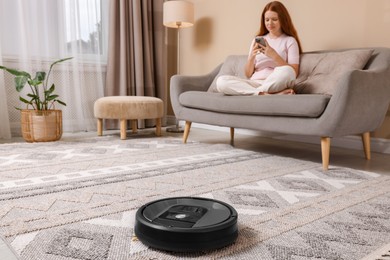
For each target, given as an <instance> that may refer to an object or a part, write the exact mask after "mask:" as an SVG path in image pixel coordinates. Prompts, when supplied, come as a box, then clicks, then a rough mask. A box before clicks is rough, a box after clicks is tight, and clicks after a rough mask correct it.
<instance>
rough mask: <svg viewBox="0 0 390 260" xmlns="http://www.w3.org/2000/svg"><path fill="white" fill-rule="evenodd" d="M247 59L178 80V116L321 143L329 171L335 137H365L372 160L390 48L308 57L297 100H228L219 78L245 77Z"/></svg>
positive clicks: (388, 80)
mask: <svg viewBox="0 0 390 260" xmlns="http://www.w3.org/2000/svg"><path fill="white" fill-rule="evenodd" d="M246 58H247V57H246V55H233V56H229V57H228V58H227V59H226V60H225V62H224V63H223V64H221V65H219V66H218V67H217V68H215V69H214V70H213V71H212V72H210V73H209V74H207V75H202V76H184V75H175V76H173V77H172V78H171V84H170V91H171V92H170V93H171V102H172V107H173V110H174V113H175V115H176V117H177V119H179V120H185V121H186V125H185V132H184V136H183V141H184V142H186V141H187V138H188V136H189V133H190V127H191V123H192V122H197V123H203V124H210V125H217V126H227V127H230V129H231V138H232V139H233V138H234V128H245V129H253V130H261V131H268V132H275V133H280V134H292V135H303V136H305V135H306V136H307V135H309V136H318V137H319V138H320V140H321V150H322V163H323V168H324V169H328V166H329V154H330V142H331V138H332V137H339V136H346V135H354V134H359V135H361V136H362V140H363V144H364V151H365V155H366V158H367V159H370V132H371V131H374V130H375V129H377V128H378V127H379V126H380V125H381V124H382V122H383V119H384V117H385V115H386V112H387V110H388V108H389V102H390V49H389V48H372V49H349V50H332V51H330V50H329V51H320V52H310V53H304V54H302V56H301V63H300V74H299V77H298V78H297V80H296V85H295V87H294V89H295V91H296V93H297V95H270V96H226V95H223V94H221V93H217V92H215V80H216V78H217V77H218V76H219V75H223V74H228V75H238V76H241V77H244V71H243V68H244V64H245V62H246Z"/></svg>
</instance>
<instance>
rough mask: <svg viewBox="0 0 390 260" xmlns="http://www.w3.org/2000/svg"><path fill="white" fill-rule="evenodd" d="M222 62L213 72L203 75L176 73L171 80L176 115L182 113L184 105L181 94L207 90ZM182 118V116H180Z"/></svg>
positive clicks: (173, 106)
mask: <svg viewBox="0 0 390 260" xmlns="http://www.w3.org/2000/svg"><path fill="white" fill-rule="evenodd" d="M221 66H222V64H220V65H219V66H218V67H216V68H215V69H214V70H213V71H212V72H210V73H208V74H205V75H202V76H184V75H174V76H172V77H171V82H170V97H171V104H172V108H173V111H174V112H175V115H176V117H178V115H180V110H181V108H182V106H181V105H180V102H179V96H180V94H181V93H183V92H186V91H205V92H206V91H207V90H208V89H209V87H210V85H211V83H212V82H213V80H214V78H215V76H216V75H217V74H218V72H219V70H220V69H221ZM179 119H180V118H179Z"/></svg>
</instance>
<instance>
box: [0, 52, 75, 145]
mask: <svg viewBox="0 0 390 260" xmlns="http://www.w3.org/2000/svg"><path fill="white" fill-rule="evenodd" d="M69 59H72V57H69V58H65V59H60V60H57V61H55V62H53V63H52V64H51V65H50V69H49V72H48V73H47V74H46V72H44V71H38V72H36V73H35V77H34V78H32V76H31V74H29V73H28V72H25V71H21V70H17V69H11V68H7V67H4V66H1V65H0V69H2V70H5V71H7V72H9V73H11V74H12V75H14V76H15V78H14V82H15V88H16V91H18V92H21V91H22V90H23V89H24V87H25V86H26V85H28V86H29V87H30V92H29V93H28V94H27V98H24V97H22V96H19V100H20V101H22V102H23V103H25V104H27V108H26V109H20V108H17V109H19V110H20V111H21V127H22V135H23V138H24V139H25V140H26V141H27V142H48V141H56V140H59V139H60V138H61V136H62V111H61V110H58V109H56V108H55V104H56V103H58V104H61V105H64V106H66V104H65V103H64V102H63V101H61V100H59V99H58V97H59V96H58V95H57V94H55V85H54V83H53V84H52V85H51V86H50V87H49V85H48V83H49V78H50V73H51V71H52V69H53V67H54V65H56V64H58V63H60V62H64V61H66V60H69Z"/></svg>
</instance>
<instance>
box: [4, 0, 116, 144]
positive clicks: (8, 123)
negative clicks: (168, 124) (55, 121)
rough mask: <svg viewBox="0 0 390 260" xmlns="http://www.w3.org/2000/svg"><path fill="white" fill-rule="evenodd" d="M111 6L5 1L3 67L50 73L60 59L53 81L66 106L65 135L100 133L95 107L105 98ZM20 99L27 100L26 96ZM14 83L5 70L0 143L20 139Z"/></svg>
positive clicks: (86, 0)
mask: <svg viewBox="0 0 390 260" xmlns="http://www.w3.org/2000/svg"><path fill="white" fill-rule="evenodd" d="M108 2H109V0H1V1H0V39H1V42H0V64H2V65H4V66H7V67H11V68H16V69H22V70H27V71H28V72H30V73H33V74H35V71H37V70H45V71H47V70H48V68H49V66H50V64H51V63H52V62H53V61H55V60H58V59H61V58H65V57H73V59H72V60H70V61H67V62H65V63H60V64H58V65H56V66H55V67H54V70H53V72H52V75H51V81H52V82H53V83H55V84H56V92H57V94H59V95H60V99H61V100H63V101H64V102H65V103H66V104H67V106H65V107H64V106H61V105H57V107H56V108H58V109H62V111H63V127H64V131H88V130H95V129H96V121H95V118H94V116H93V103H94V101H95V100H96V99H97V98H99V97H102V96H103V95H104V85H105V75H106V63H107V35H108V32H107V31H108ZM20 95H22V96H25V94H23V93H21V94H20ZM18 96H19V93H17V92H16V90H15V88H14V85H13V77H12V76H11V75H9V74H8V73H3V71H1V70H0V120H1V124H0V138H9V137H10V133H11V134H12V136H17V135H20V123H19V121H20V113H19V111H18V110H16V109H15V108H14V107H22V108H23V104H21V103H20V102H19V98H18Z"/></svg>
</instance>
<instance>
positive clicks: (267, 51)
mask: <svg viewBox="0 0 390 260" xmlns="http://www.w3.org/2000/svg"><path fill="white" fill-rule="evenodd" d="M264 41H265V46H263V45H261V44H257V46H258V48H257V50H258V51H259V53H263V54H264V55H265V56H267V57H269V58H271V59H273V60H276V59H277V58H278V57H279V54H278V53H277V52H276V51H275V49H274V48H272V47H271V46H270V45H269V44H268V42H267V40H266V39H265V38H264ZM259 53H257V54H259Z"/></svg>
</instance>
